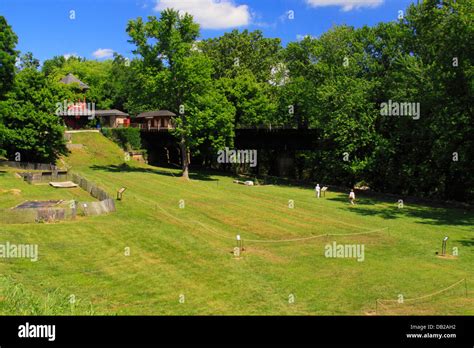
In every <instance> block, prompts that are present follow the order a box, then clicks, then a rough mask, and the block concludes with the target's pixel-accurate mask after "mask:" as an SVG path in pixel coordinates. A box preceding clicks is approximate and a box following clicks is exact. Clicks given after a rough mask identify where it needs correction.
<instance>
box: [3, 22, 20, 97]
mask: <svg viewBox="0 0 474 348" xmlns="http://www.w3.org/2000/svg"><path fill="white" fill-rule="evenodd" d="M17 43H18V37H17V36H16V34H15V33H14V32H13V29H12V27H11V26H10V25H8V23H7V20H6V19H5V17H3V16H0V99H1V98H2V97H3V96H4V95H5V93H6V92H7V91H8V90H9V89H10V88H11V86H12V84H13V78H14V74H15V62H16V59H17V56H18V52H17V51H15V46H16V44H17Z"/></svg>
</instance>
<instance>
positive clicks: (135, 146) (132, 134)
mask: <svg viewBox="0 0 474 348" xmlns="http://www.w3.org/2000/svg"><path fill="white" fill-rule="evenodd" d="M102 134H103V135H105V136H106V137H107V138H110V139H112V140H113V141H115V142H116V143H117V144H119V145H120V146H121V147H122V148H123V149H124V150H127V151H129V150H139V149H140V148H141V147H142V142H141V139H140V129H138V128H130V127H128V128H102Z"/></svg>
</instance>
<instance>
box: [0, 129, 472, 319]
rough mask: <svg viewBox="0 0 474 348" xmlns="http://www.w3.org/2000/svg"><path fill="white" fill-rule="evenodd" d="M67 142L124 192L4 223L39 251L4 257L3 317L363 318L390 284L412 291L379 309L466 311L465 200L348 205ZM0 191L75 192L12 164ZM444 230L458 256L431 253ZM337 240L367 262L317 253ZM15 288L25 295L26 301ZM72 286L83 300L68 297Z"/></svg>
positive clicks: (342, 197) (81, 161)
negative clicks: (92, 211) (38, 180)
mask: <svg viewBox="0 0 474 348" xmlns="http://www.w3.org/2000/svg"><path fill="white" fill-rule="evenodd" d="M73 141H74V143H82V144H84V145H85V148H84V149H77V150H73V153H72V154H71V155H70V156H68V157H66V158H64V163H67V165H68V166H71V167H72V168H73V170H74V171H76V172H79V173H80V174H81V175H84V176H85V177H86V178H88V179H90V180H92V181H94V182H96V183H97V184H99V186H101V187H103V188H105V189H106V190H107V191H108V192H109V193H110V194H112V195H114V194H115V192H116V190H117V189H119V188H121V187H126V188H127V191H126V192H125V194H124V200H123V201H120V202H117V212H115V213H113V214H109V215H103V216H96V217H87V218H80V219H78V220H76V221H65V222H60V223H53V224H26V225H25V224H24V225H20V224H18V225H12V224H0V233H1V238H0V243H4V242H5V241H9V242H10V243H17V244H21V243H28V244H38V248H39V260H38V261H37V262H31V261H30V260H24V259H0V272H1V274H2V275H3V277H2V278H0V279H2V280H1V281H0V313H1V314H17V313H34V314H38V313H50V312H51V311H50V312H48V310H47V308H49V307H50V306H49V305H48V303H49V304H51V303H54V306H55V308H58V309H57V310H56V311H55V312H54V313H59V314H71V313H74V314H81V313H84V314H91V313H95V314H144V315H162V314H171V315H198V314H226V315H231V314H237V315H246V314H249V315H277V314H285V315H345V314H347V315H367V314H374V311H375V307H376V306H375V302H376V299H393V300H396V299H397V298H398V295H399V294H402V295H403V296H404V298H405V299H406V300H408V301H406V303H405V304H403V305H394V306H388V307H387V308H384V309H383V310H382V309H381V308H379V310H380V312H378V314H440V315H444V314H446V315H448V314H461V315H463V314H470V315H472V314H474V299H473V294H474V291H473V289H474V282H473V281H472V278H473V274H474V267H473V266H474V252H473V251H474V248H473V247H474V232H473V228H472V226H473V225H474V214H473V212H472V211H464V210H460V209H445V208H432V207H425V206H419V205H416V206H415V205H413V206H412V205H405V207H404V208H403V209H398V208H397V204H396V202H395V201H388V200H387V201H383V200H376V199H368V198H365V199H364V198H361V199H360V200H359V201H358V204H357V205H356V206H350V204H349V203H348V201H347V199H346V194H341V193H336V192H328V194H327V195H326V197H325V198H321V199H317V198H315V197H314V192H313V191H312V190H309V189H303V188H297V187H288V186H258V187H246V186H242V185H236V184H234V183H232V180H233V178H232V177H229V176H219V175H207V174H206V173H194V175H192V180H191V181H189V182H186V181H183V180H182V179H181V178H179V171H174V170H170V169H163V168H156V167H151V166H147V165H139V164H137V163H135V162H133V163H132V162H127V163H126V164H124V162H123V158H124V156H123V154H122V152H121V151H120V149H119V148H118V147H117V146H116V145H115V144H113V143H111V142H109V141H108V140H107V139H105V138H104V137H102V136H101V135H99V134H86V133H78V134H74V136H73ZM59 164H61V163H59ZM0 189H2V190H11V189H17V190H21V194H20V195H17V196H15V195H14V194H13V193H11V192H4V193H0V208H10V207H11V206H12V205H15V204H16V203H17V202H21V201H22V200H27V199H71V198H73V197H76V195H77V197H79V196H81V197H80V198H76V199H79V200H83V198H84V197H82V195H83V193H81V192H77V190H75V189H74V190H66V191H62V190H55V189H52V188H49V187H48V186H44V185H43V186H32V185H29V184H27V183H25V182H23V181H22V180H21V179H18V178H15V177H14V176H13V174H12V173H11V172H10V171H6V172H4V173H0ZM2 192H3V191H2ZM181 200H182V201H181ZM289 200H293V202H294V208H289V205H288V203H289ZM180 201H181V202H183V201H184V208H180ZM382 229H383V230H382ZM372 231H375V232H373V233H365V232H372ZM237 234H240V235H241V236H242V238H243V240H244V247H245V251H244V252H243V254H242V257H241V258H239V259H236V258H234V257H233V254H232V249H233V247H234V246H235V245H236V242H235V236H236V235H237ZM326 234H329V236H326ZM335 234H343V235H341V236H335ZM318 235H321V237H317V238H313V239H303V240H298V239H301V238H308V237H311V236H318ZM445 235H447V236H449V237H450V239H449V244H448V251H449V252H451V251H452V248H453V247H457V248H458V250H459V256H458V257H457V258H454V259H441V258H438V257H436V256H435V251H438V250H440V247H441V241H442V238H443V237H444V236H445ZM285 240H289V241H285ZM333 242H336V243H337V244H363V245H364V248H365V249H364V250H365V258H364V261H363V262H358V261H357V260H356V259H354V258H326V257H325V256H324V252H325V246H326V245H327V244H332V243H333ZM128 248H129V249H128ZM128 250H129V251H130V255H129V256H126V255H125V253H126V251H128ZM461 279H466V284H467V289H468V291H467V297H466V293H465V284H464V283H462V284H460V285H459V286H456V287H454V288H452V289H450V290H448V291H446V292H443V293H441V294H439V295H435V296H432V297H428V298H425V299H423V300H420V301H414V303H411V302H410V301H409V299H411V298H417V297H420V296H424V295H427V294H431V293H435V292H437V291H439V290H442V289H444V288H446V287H448V286H450V285H451V284H453V283H455V282H457V281H459V280H461ZM15 289H21V293H22V294H27V295H22V299H23V300H19V299H18V296H17V295H15V291H16V290H15ZM18 291H19V290H18ZM48 295H49V297H48ZM70 295H74V297H75V298H76V299H77V300H78V302H76V305H75V306H72V307H71V306H70V305H69V304H68V303H67V301H68V298H69V296H70ZM52 298H53V299H54V301H53V300H51V299H52ZM292 298H294V301H289V299H292ZM183 299H184V301H183ZM180 300H181V301H180ZM58 303H62V304H64V307H61V306H60V305H58ZM48 306H49V307H48Z"/></svg>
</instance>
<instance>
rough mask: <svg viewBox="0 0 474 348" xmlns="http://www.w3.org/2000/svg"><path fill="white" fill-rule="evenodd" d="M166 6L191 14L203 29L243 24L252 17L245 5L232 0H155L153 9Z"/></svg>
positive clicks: (161, 8)
mask: <svg viewBox="0 0 474 348" xmlns="http://www.w3.org/2000/svg"><path fill="white" fill-rule="evenodd" d="M166 8H174V9H175V10H178V11H180V12H187V13H189V14H191V15H192V16H193V17H194V20H195V21H196V22H197V23H199V24H200V25H201V27H202V28H204V29H225V28H235V27H240V26H245V25H248V24H250V21H251V19H252V15H251V13H250V9H249V7H248V6H247V5H236V4H234V2H233V1H232V0H157V2H156V6H155V11H162V10H164V9H166Z"/></svg>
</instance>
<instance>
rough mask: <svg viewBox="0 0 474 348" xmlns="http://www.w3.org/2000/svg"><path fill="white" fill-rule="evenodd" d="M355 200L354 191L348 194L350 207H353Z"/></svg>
mask: <svg viewBox="0 0 474 348" xmlns="http://www.w3.org/2000/svg"><path fill="white" fill-rule="evenodd" d="M355 199H356V195H355V193H354V190H351V192H350V193H349V200H350V201H351V204H352V205H354V201H355Z"/></svg>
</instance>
